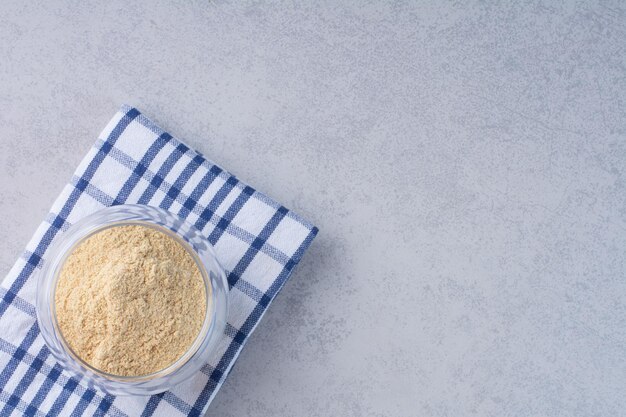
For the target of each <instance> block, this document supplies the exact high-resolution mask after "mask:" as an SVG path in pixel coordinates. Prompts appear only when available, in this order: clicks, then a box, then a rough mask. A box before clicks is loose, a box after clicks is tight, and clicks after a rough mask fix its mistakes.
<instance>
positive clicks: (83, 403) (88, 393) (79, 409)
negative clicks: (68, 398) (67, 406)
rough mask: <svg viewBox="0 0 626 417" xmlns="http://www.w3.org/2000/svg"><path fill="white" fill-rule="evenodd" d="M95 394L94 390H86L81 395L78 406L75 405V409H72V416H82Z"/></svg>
mask: <svg viewBox="0 0 626 417" xmlns="http://www.w3.org/2000/svg"><path fill="white" fill-rule="evenodd" d="M95 396H96V392H95V391H94V390H91V389H88V390H85V392H83V395H81V396H80V400H78V404H76V407H74V410H73V411H72V414H70V417H80V416H81V415H82V414H83V413H84V412H85V410H86V409H87V406H88V405H89V403H90V402H91V400H93V397H95Z"/></svg>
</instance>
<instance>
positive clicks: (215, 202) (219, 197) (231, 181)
mask: <svg viewBox="0 0 626 417" xmlns="http://www.w3.org/2000/svg"><path fill="white" fill-rule="evenodd" d="M237 182H238V181H237V178H235V177H229V178H228V179H227V180H226V182H224V184H222V186H221V187H220V189H219V190H217V192H216V193H215V195H214V196H213V198H212V199H211V201H209V204H207V205H206V207H205V208H204V210H202V212H201V213H200V217H199V218H198V220H197V221H196V227H197V228H198V230H202V229H204V226H206V224H207V223H208V222H209V221H210V220H211V217H213V215H214V214H215V211H216V210H217V208H218V207H219V206H220V204H222V203H223V202H224V200H225V199H226V196H228V194H229V193H230V191H231V190H232V189H233V188H234V187H235V185H237Z"/></svg>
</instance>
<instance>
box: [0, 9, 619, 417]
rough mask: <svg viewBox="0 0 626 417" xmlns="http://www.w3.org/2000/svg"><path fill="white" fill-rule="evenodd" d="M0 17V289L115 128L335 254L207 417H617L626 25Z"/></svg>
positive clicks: (418, 15) (551, 13) (555, 13)
mask: <svg viewBox="0 0 626 417" xmlns="http://www.w3.org/2000/svg"><path fill="white" fill-rule="evenodd" d="M100 3H106V4H89V5H88V4H86V2H79V1H70V0H68V1H63V2H59V1H33V2H21V1H9V0H7V1H3V2H1V3H0V40H1V41H0V193H1V195H2V199H0V272H1V273H2V275H5V274H6V272H8V270H9V268H10V266H11V265H12V263H13V262H14V260H15V259H16V258H17V256H18V254H19V253H20V252H21V250H22V248H23V246H24V245H25V243H26V242H27V240H28V239H29V237H30V236H31V234H32V233H33V232H34V230H35V228H36V226H37V224H38V223H39V222H40V221H41V219H42V218H43V216H44V214H45V213H46V212H47V210H48V208H49V206H50V205H51V203H52V201H53V200H54V198H55V197H56V195H57V193H58V192H59V191H60V190H61V188H62V186H63V184H65V182H66V181H67V180H68V179H69V177H70V175H71V173H72V172H73V170H74V168H75V166H76V165H77V163H78V161H79V160H80V159H81V158H82V156H83V154H84V153H85V152H86V151H87V150H88V148H89V146H90V145H91V144H92V143H93V141H94V140H95V138H96V136H97V134H98V133H99V132H100V130H101V129H102V128H103V127H104V125H105V124H106V122H107V121H108V120H109V118H110V117H111V116H112V115H113V114H114V112H115V111H116V110H117V108H118V106H119V105H120V104H122V103H128V104H131V105H134V106H137V107H138V108H139V109H140V110H142V111H143V112H145V113H146V115H148V116H149V117H152V118H153V119H155V120H156V121H157V122H158V123H160V124H161V125H162V126H163V127H164V128H166V129H167V130H169V131H170V132H171V133H173V134H174V135H176V136H178V137H181V138H184V139H185V140H186V141H187V142H188V143H189V144H191V145H192V146H194V147H196V148H197V149H198V150H200V151H201V152H203V153H205V154H206V155H208V156H209V157H210V158H211V159H213V160H215V161H216V162H218V163H219V164H221V165H222V166H224V167H225V168H227V169H229V170H231V171H232V172H233V173H235V174H236V175H238V176H240V177H241V178H242V179H244V180H246V181H248V182H249V183H251V184H252V185H253V186H255V187H257V188H258V189H260V190H263V191H265V192H267V194H269V195H271V196H272V197H274V198H276V199H277V200H279V201H281V202H283V203H285V204H286V205H287V206H288V207H290V208H292V209H295V210H297V211H298V212H300V213H302V214H303V215H305V216H306V217H308V218H309V219H311V220H312V221H314V223H315V224H317V225H318V226H319V227H320V229H321V233H320V234H319V236H318V238H317V239H316V241H315V242H314V244H313V246H312V247H311V249H310V251H309V253H308V254H307V256H306V257H305V259H304V262H303V264H302V265H300V267H299V268H298V270H297V271H296V273H295V274H294V275H293V276H292V279H291V281H290V282H289V283H288V285H287V286H286V287H285V289H284V290H283V292H282V293H281V294H280V295H279V297H278V298H277V300H276V302H275V303H274V304H273V305H272V308H271V309H270V311H269V313H268V314H267V315H266V318H265V320H264V321H263V322H262V323H261V325H260V326H259V327H258V329H257V332H256V333H255V334H254V335H253V337H252V339H251V340H250V342H249V343H248V345H247V347H246V349H245V350H244V353H243V354H242V356H241V358H240V359H239V362H238V364H237V366H236V368H235V369H234V371H233V372H232V374H231V376H230V378H229V379H228V381H227V383H226V384H225V386H224V387H223V389H222V390H221V392H220V393H219V394H218V396H217V397H216V400H215V401H214V403H213V404H212V405H211V407H210V410H209V415H211V416H233V417H234V416H268V415H274V416H302V417H304V416H561V415H563V416H592V415H593V416H624V415H626V395H625V392H626V262H625V261H626V186H625V181H626V178H625V175H626V5H625V4H624V3H622V2H618V1H613V2H609V1H607V2H579V3H575V2H574V3H568V4H567V5H558V6H557V5H554V3H555V2H550V1H545V2H532V4H527V5H519V4H516V3H510V4H500V5H494V4H491V3H489V2H486V3H485V2H480V3H478V2H458V3H457V4H450V3H445V4H444V3H441V2H434V1H433V2H430V3H427V2H423V3H421V4H418V3H404V2H403V3H393V5H389V4H385V2H364V1H363V2H362V1H353V2H328V3H322V2H320V3H315V4H313V3H311V2H304V3H306V5H303V4H300V5H298V4H293V3H291V2H285V3H274V4H271V5H268V4H265V5H262V4H259V3H256V2H254V3H250V4H245V5H243V4H238V5H233V4H229V3H224V2H217V1H216V2H208V1H195V2H185V3H186V5H182V3H180V2H179V5H178V6H176V5H174V3H175V2H170V4H166V2H159V4H158V5H152V6H147V5H146V4H148V3H153V2H143V3H144V5H134V4H129V2H118V1H109V2H100Z"/></svg>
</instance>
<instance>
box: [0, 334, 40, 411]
mask: <svg viewBox="0 0 626 417" xmlns="http://www.w3.org/2000/svg"><path fill="white" fill-rule="evenodd" d="M49 355H50V351H49V350H48V349H47V348H46V346H45V345H44V346H43V347H42V348H41V349H40V350H39V353H38V354H37V356H36V357H35V358H34V359H33V361H32V362H31V363H30V365H29V366H28V369H27V370H26V372H25V373H24V375H23V376H22V379H20V382H18V384H17V386H16V387H15V390H14V391H13V393H12V394H11V395H15V396H16V397H18V398H21V397H23V396H24V393H25V392H26V389H27V388H28V387H29V386H30V384H31V382H32V381H33V380H34V379H35V376H37V373H38V372H39V371H40V370H41V367H42V366H43V364H44V362H45V360H46V359H47V358H48V356H49ZM31 405H32V404H31ZM14 408H15V407H12V406H11V405H10V404H9V403H6V404H5V406H4V408H2V410H0V416H8V415H10V414H11V413H12V412H13V409H14Z"/></svg>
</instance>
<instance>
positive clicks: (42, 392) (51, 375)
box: [31, 363, 63, 407]
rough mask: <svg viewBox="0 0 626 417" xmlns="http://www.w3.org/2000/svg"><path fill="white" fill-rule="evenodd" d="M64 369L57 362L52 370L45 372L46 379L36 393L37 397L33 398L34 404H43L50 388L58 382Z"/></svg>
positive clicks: (36, 405) (37, 405)
mask: <svg viewBox="0 0 626 417" xmlns="http://www.w3.org/2000/svg"><path fill="white" fill-rule="evenodd" d="M62 370H63V368H61V365H59V364H58V363H55V364H54V367H53V368H52V369H51V370H50V372H48V373H47V374H45V377H46V379H44V381H43V384H41V386H40V387H39V390H38V391H37V394H35V397H34V398H33V401H32V402H31V404H32V405H33V406H35V407H39V406H40V405H41V403H42V402H43V400H44V399H45V398H46V397H47V396H48V394H49V393H50V390H51V389H52V387H53V386H54V384H55V382H57V379H59V376H60V375H61V371H62Z"/></svg>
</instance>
